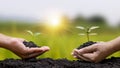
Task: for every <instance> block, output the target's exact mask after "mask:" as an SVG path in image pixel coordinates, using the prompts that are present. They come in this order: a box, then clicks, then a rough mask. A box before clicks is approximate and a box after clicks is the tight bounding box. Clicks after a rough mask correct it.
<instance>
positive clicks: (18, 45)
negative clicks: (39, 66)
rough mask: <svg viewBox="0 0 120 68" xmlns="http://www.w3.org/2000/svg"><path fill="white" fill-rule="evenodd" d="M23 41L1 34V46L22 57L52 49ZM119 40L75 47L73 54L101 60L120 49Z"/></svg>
mask: <svg viewBox="0 0 120 68" xmlns="http://www.w3.org/2000/svg"><path fill="white" fill-rule="evenodd" d="M23 41H24V39H21V38H13V37H9V36H5V35H3V34H0V47H3V48H6V49H8V50H10V51H12V52H14V53H15V54H16V55H18V56H20V57H21V58H31V57H36V56H38V55H41V54H43V53H44V52H46V51H49V50H50V48H49V47H47V46H43V47H41V48H29V47H26V46H25V45H24V44H23ZM119 42H120V37H118V38H116V39H114V40H112V41H110V42H102V43H96V44H93V45H91V46H88V47H85V48H82V49H79V50H77V49H74V50H73V52H72V55H73V56H74V57H75V58H78V59H83V60H86V61H91V62H99V61H101V60H103V59H104V58H106V57H107V56H109V55H111V54H112V53H114V52H116V51H118V50H120V46H119V45H120V43H119Z"/></svg>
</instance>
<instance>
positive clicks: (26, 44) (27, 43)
mask: <svg viewBox="0 0 120 68" xmlns="http://www.w3.org/2000/svg"><path fill="white" fill-rule="evenodd" d="M23 44H24V45H25V46H26V47H30V48H32V47H38V46H37V45H36V44H35V43H34V42H32V41H29V42H27V41H23ZM39 47H40V46H39Z"/></svg>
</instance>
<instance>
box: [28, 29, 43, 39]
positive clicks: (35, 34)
mask: <svg viewBox="0 0 120 68" xmlns="http://www.w3.org/2000/svg"><path fill="white" fill-rule="evenodd" d="M27 33H29V34H30V35H31V36H32V39H34V40H35V39H36V37H38V36H39V35H40V34H41V33H39V32H37V33H33V32H32V31H30V30H27Z"/></svg>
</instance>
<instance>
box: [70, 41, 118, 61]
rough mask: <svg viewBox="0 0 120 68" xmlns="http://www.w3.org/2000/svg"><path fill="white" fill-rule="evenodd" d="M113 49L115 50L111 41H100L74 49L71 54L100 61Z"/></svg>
mask: <svg viewBox="0 0 120 68" xmlns="http://www.w3.org/2000/svg"><path fill="white" fill-rule="evenodd" d="M115 51H116V50H115V49H114V48H113V45H112V43H110V42H101V43H96V44H93V45H91V46H88V47H85V48H82V49H79V50H77V49H74V50H73V52H72V55H73V56H74V57H75V58H78V59H82V60H85V61H90V62H100V61H101V60H103V59H105V58H106V57H107V56H109V55H111V54H112V53H114V52H115Z"/></svg>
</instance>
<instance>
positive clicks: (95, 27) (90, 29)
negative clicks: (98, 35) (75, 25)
mask: <svg viewBox="0 0 120 68" xmlns="http://www.w3.org/2000/svg"><path fill="white" fill-rule="evenodd" d="M97 28H99V26H92V27H90V28H89V30H88V32H91V31H92V30H94V29H97Z"/></svg>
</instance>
